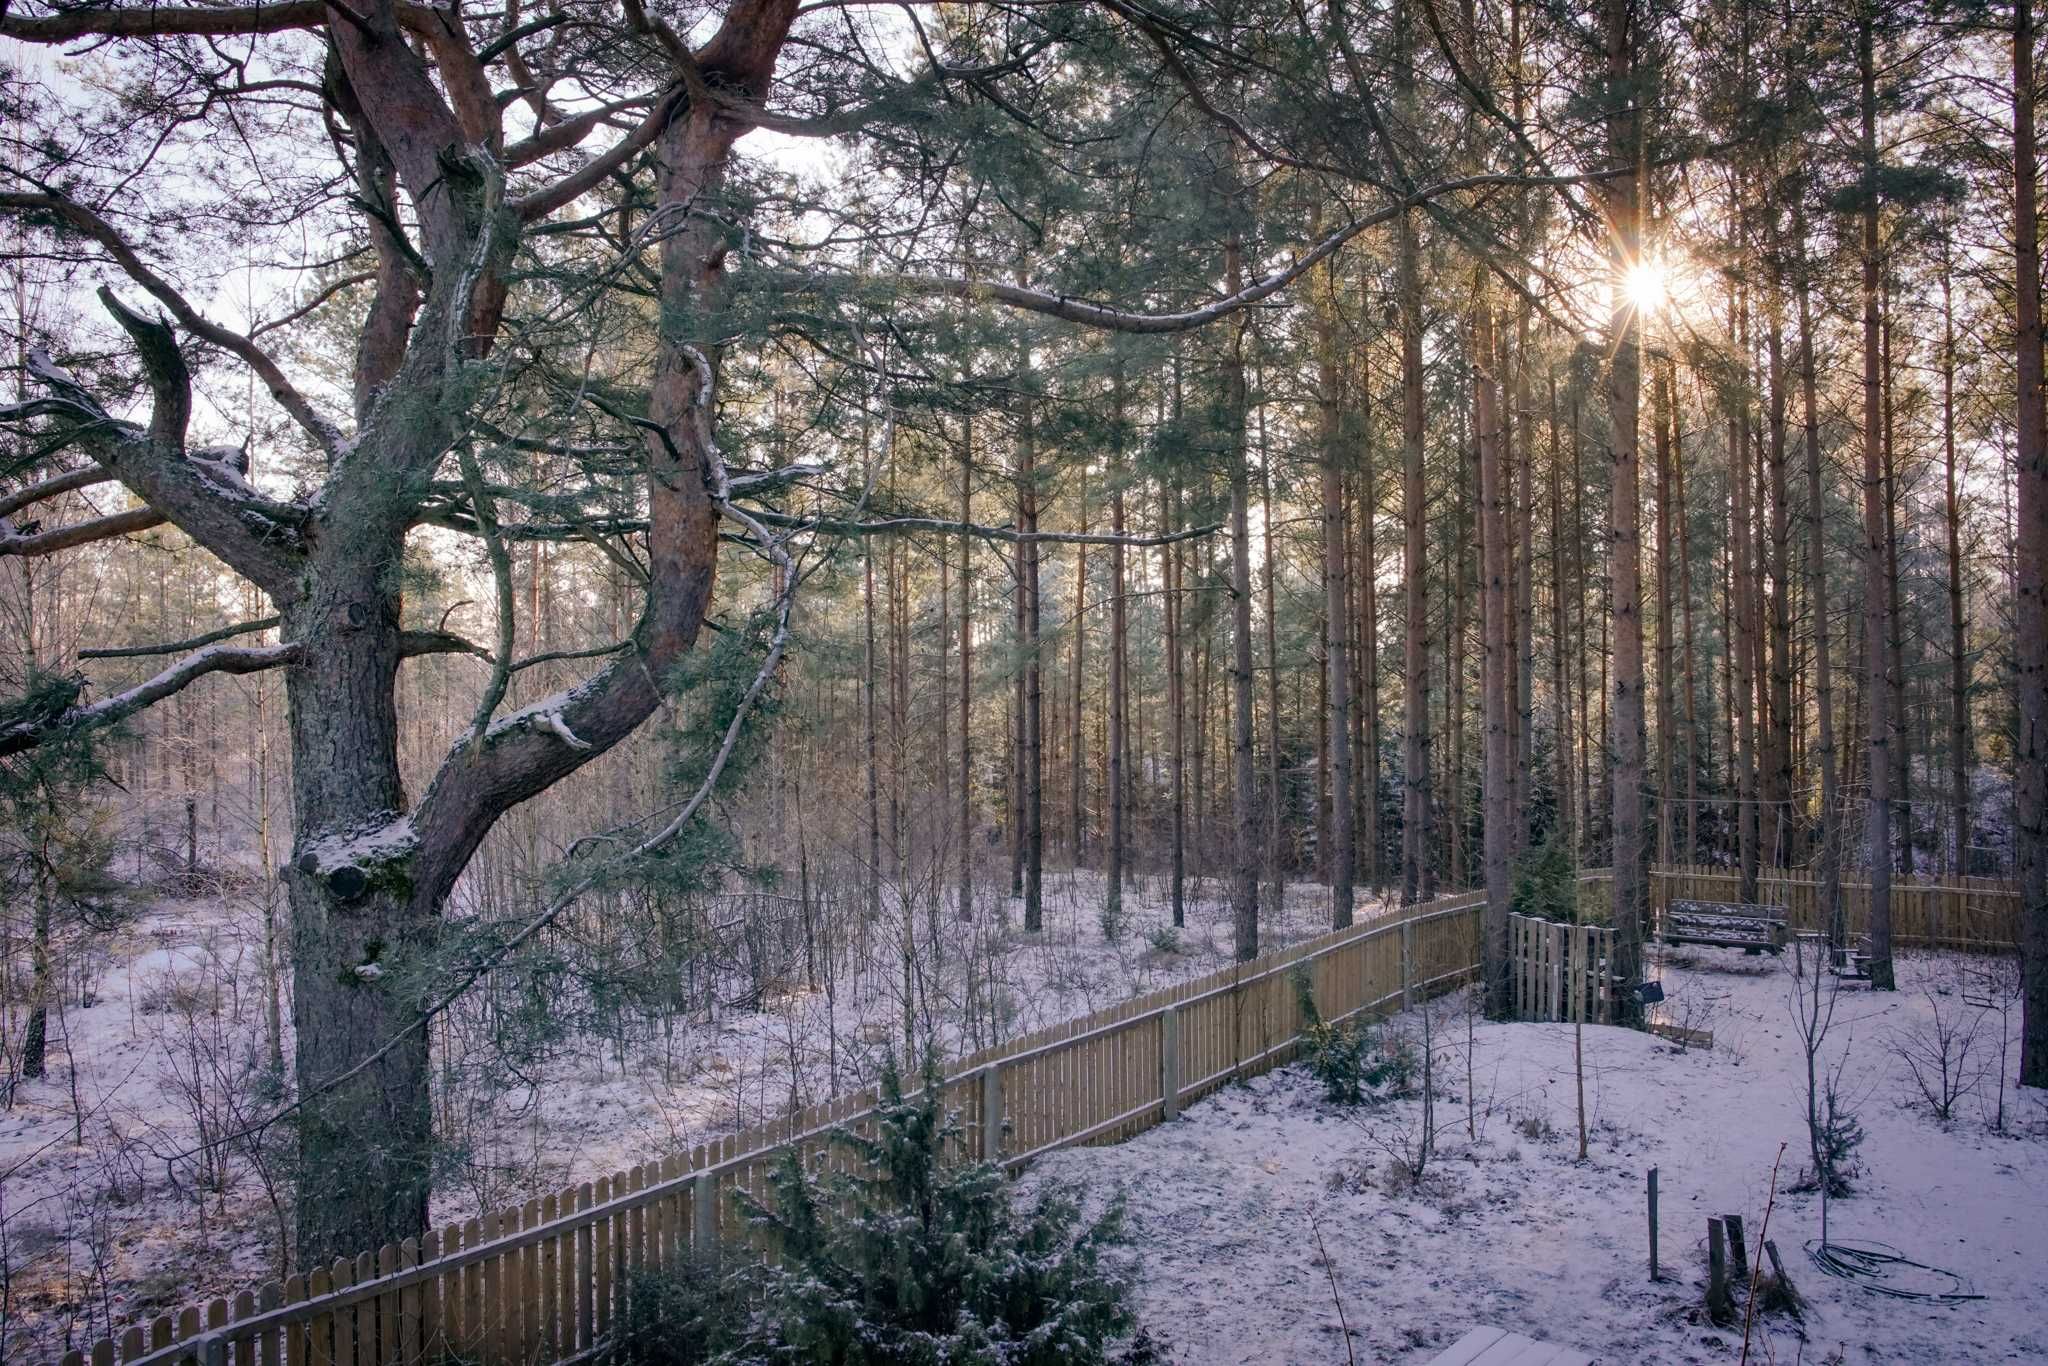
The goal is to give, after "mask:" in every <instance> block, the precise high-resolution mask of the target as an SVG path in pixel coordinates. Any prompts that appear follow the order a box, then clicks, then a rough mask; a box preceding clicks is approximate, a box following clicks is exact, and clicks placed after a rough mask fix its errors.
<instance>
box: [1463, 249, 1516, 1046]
mask: <svg viewBox="0 0 2048 1366" xmlns="http://www.w3.org/2000/svg"><path fill="white" fill-rule="evenodd" d="M1478 294H1479V299H1478V303H1477V306H1476V309H1475V312H1474V316H1473V320H1472V352H1473V354H1472V367H1473V383H1474V386H1475V388H1476V393H1475V395H1474V406H1475V414H1474V419H1475V421H1476V422H1477V424H1478V429H1479V430H1478V438H1479V545H1480V560H1481V566H1480V574H1481V609H1480V615H1481V621H1482V627H1481V634H1482V638H1483V640H1484V642H1485V646H1484V657H1483V661H1482V677H1481V680H1480V696H1481V707H1482V710H1483V711H1484V713H1485V722H1486V743H1485V790H1484V798H1483V800H1484V812H1483V815H1482V820H1483V823H1484V828H1483V835H1482V849H1483V863H1484V867H1485V876H1486V914H1485V916H1484V917H1483V922H1482V930H1481V942H1480V977H1481V980H1482V982H1483V983H1484V986H1485V998H1486V1013H1487V1016H1488V1017H1489V1018H1491V1019H1496V1020H1501V1019H1506V1018H1507V1017H1508V1015H1509V1013H1510V1011H1511V1009H1512V1007H1513V1002H1512V1000H1511V999H1510V995H1509V985H1510V978H1509V964H1508V898H1509V894H1510V890H1511V888H1510V886H1509V875H1510V868H1509V863H1510V860H1511V858H1512V854H1513V845H1514V828H1513V822H1512V820H1511V818H1510V814H1509V813H1510V811H1511V810H1512V804H1513V801H1512V799H1513V791H1512V783H1513V777H1512V773H1513V768H1512V765H1513V763H1514V752H1513V750H1514V744H1513V737H1512V736H1511V735H1510V734H1509V723H1508V674H1509V671H1510V670H1512V669H1513V668H1514V667H1515V665H1514V661H1513V660H1512V659H1510V658H1509V654H1508V611H1509V601H1508V581H1507V579H1508V522H1507V509H1506V507H1505V505H1504V504H1505V493H1506V488H1507V471H1506V470H1505V468H1504V466H1505V463H1506V460H1507V456H1506V454H1505V452H1504V451H1503V450H1502V446H1503V445H1504V444H1505V436H1506V433H1505V432H1503V431H1502V421H1501V419H1502V413H1501V388H1502V386H1501V382H1500V374H1499V369H1498V367H1499V364H1500V350H1499V347H1498V345H1497V344H1496V341H1495V338H1494V319H1493V303H1492V300H1491V299H1490V298H1488V297H1487V291H1486V281H1485V279H1484V278H1483V277H1482V278H1481V280H1480V288H1479V291H1478Z"/></svg>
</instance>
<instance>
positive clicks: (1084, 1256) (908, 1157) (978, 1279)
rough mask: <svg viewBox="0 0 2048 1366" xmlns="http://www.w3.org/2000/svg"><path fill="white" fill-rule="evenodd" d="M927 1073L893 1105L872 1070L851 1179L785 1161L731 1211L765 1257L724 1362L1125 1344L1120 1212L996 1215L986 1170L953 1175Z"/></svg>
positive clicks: (999, 1205)
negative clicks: (734, 1346) (749, 1312)
mask: <svg viewBox="0 0 2048 1366" xmlns="http://www.w3.org/2000/svg"><path fill="white" fill-rule="evenodd" d="M942 1090H943V1079H942V1078H941V1077H940V1076H939V1074H938V1071H937V1069H936V1066H935V1065H934V1064H933V1063H932V1062H931V1061H930V1060H929V1059H928V1060H927V1062H926V1064H925V1066H924V1069H923V1089H922V1090H921V1091H920V1092H919V1093H917V1094H915V1095H906V1094H905V1093H904V1089H903V1082H902V1077H901V1075H900V1073H899V1072H898V1070H897V1068H896V1065H895V1062H894V1060H893V1059H891V1060H888V1061H887V1062H885V1063H884V1066H883V1069H882V1078H881V1101H880V1104H879V1105H878V1106H877V1107H876V1110H875V1118H876V1126H875V1133H874V1135H873V1136H872V1137H870V1136H867V1135H863V1134H857V1133H854V1132H852V1131H850V1130H840V1131H837V1132H836V1133H835V1134H834V1135H833V1139H834V1141H835V1142H836V1143H837V1144H838V1145H839V1146H841V1147H842V1148H844V1149H846V1150H847V1152H848V1154H849V1155H850V1156H851V1158H852V1159H853V1161H852V1162H851V1163H850V1164H848V1165H849V1167H850V1168H851V1170H844V1171H834V1172H830V1173H828V1174H823V1175H820V1174H819V1173H817V1172H814V1171H811V1170H807V1169H806V1168H805V1167H804V1166H803V1165H802V1163H801V1162H800V1161H799V1160H798V1158H797V1157H796V1156H795V1155H794V1153H793V1152H792V1153H789V1154H787V1155H786V1156H785V1157H784V1158H783V1160H782V1161H781V1163H780V1164H779V1165H777V1167H776V1168H775V1169H774V1171H773V1172H772V1174H771V1175H770V1177H769V1189H770V1193H771V1198H770V1199H769V1200H768V1201H765V1202H764V1201H759V1200H756V1199H754V1198H752V1197H751V1196H749V1195H747V1194H745V1193H744V1192H741V1193H739V1195H738V1199H739V1201H740V1204H741V1206H742V1208H743V1209H744V1210H745V1212H746V1214H747V1216H748V1218H749V1219H750V1220H751V1221H752V1223H753V1224H754V1225H755V1226H756V1227H757V1228H759V1229H761V1230H762V1231H763V1232H764V1233H766V1234H767V1235H768V1239H769V1242H770V1244H771V1245H772V1247H773V1248H774V1251H775V1254H776V1255H775V1256H774V1257H773V1258H772V1259H771V1260H770V1261H768V1262H767V1263H765V1264H764V1265H762V1266H761V1267H760V1269H759V1273H758V1274H759V1277H760V1281H759V1286H758V1294H757V1295H755V1296H754V1303H755V1305H756V1307H755V1310H754V1314H753V1318H752V1322H751V1323H750V1325H749V1327H748V1329H747V1334H746V1336H747V1343H746V1345H745V1346H744V1347H743V1348H741V1349H740V1350H738V1351H737V1352H735V1353H734V1354H733V1355H732V1356H731V1358H730V1359H732V1360H735V1361H754V1360H775V1361H797V1362H819V1363H824V1362H831V1363H858V1362H885V1361H887V1362H894V1361H932V1362H948V1363H962V1364H963V1366H965V1364H967V1363H975V1364H977V1366H978V1364H979V1363H989V1366H994V1363H1004V1366H1052V1364H1053V1363H1066V1362H1080V1363H1088V1362H1108V1361H1112V1360H1115V1359H1117V1353H1118V1351H1119V1350H1120V1343H1121V1342H1122V1340H1123V1339H1124V1338H1125V1337H1126V1336H1127V1335H1128V1334H1129V1333H1130V1332H1131V1330H1132V1327H1133V1325H1134V1317H1133V1314H1132V1311H1131V1308H1130V1289H1131V1278H1132V1267H1131V1266H1130V1264H1129V1262H1128V1261H1127V1260H1126V1259H1125V1258H1124V1257H1123V1256H1121V1255H1120V1252H1121V1250H1122V1249H1123V1247H1124V1246H1125V1245H1126V1244H1127V1242H1128V1235H1127V1234H1126V1232H1125V1230H1124V1224H1123V1203H1122V1200H1121V1199H1120V1198H1118V1199H1113V1200H1111V1201H1110V1202H1109V1205H1108V1207H1107V1208H1106V1209H1105V1211H1104V1212H1103V1213H1102V1214H1101V1215H1100V1216H1099V1217H1097V1218H1096V1219H1094V1220H1093V1221H1084V1220H1083V1218H1082V1215H1081V1210H1080V1206H1079V1205H1078V1204H1077V1203H1076V1202H1075V1201H1074V1200H1073V1199H1071V1198H1069V1197H1068V1196H1066V1195H1064V1194H1056V1193H1052V1192H1046V1193H1043V1194H1041V1195H1040V1196H1039V1197H1038V1199H1037V1200H1036V1201H1034V1202H1032V1203H1030V1204H1026V1205H1020V1204H1017V1203H1015V1202H1013V1201H1012V1199H1011V1190H1010V1185H1009V1182H1008V1180H1007V1179H1006V1178H1005V1177H1004V1175H1003V1172H1002V1169H1001V1168H1000V1167H998V1166H996V1165H995V1164H993V1163H990V1162H982V1161H968V1160H961V1159H958V1158H954V1157H951V1156H949V1154H950V1153H955V1152H958V1151H959V1149H960V1146H961V1139H962V1137H963V1130H962V1128H961V1126H960V1124H959V1122H958V1120H957V1118H956V1117H955V1116H954V1115H952V1114H950V1113H948V1112H947V1111H946V1110H945V1109H944V1108H943V1106H942V1101H941V1095H942Z"/></svg>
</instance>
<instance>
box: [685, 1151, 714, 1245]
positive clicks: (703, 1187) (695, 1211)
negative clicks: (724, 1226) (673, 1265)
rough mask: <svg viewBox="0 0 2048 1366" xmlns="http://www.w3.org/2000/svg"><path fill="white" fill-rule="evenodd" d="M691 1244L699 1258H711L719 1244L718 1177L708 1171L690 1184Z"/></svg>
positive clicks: (700, 1174)
mask: <svg viewBox="0 0 2048 1366" xmlns="http://www.w3.org/2000/svg"><path fill="white" fill-rule="evenodd" d="M690 1242H691V1244H692V1246H691V1249H690V1250H691V1251H692V1252H693V1253H695V1254H696V1255H697V1256H699V1257H708V1256H710V1255H711V1250H712V1248H714V1247H716V1246H717V1244H718V1177H717V1176H716V1175H715V1174H713V1173H711V1172H708V1171H704V1172H698V1173H697V1176H696V1179H695V1180H693V1181H691V1182H690Z"/></svg>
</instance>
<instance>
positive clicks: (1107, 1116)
mask: <svg viewBox="0 0 2048 1366" xmlns="http://www.w3.org/2000/svg"><path fill="white" fill-rule="evenodd" d="M1484 901H1485V895H1484V893H1481V892H1466V893H1460V894H1457V895H1452V896H1445V897H1439V898H1438V899H1436V900H1434V901H1431V902H1427V903H1425V904H1422V905H1419V906H1412V907H1408V908H1405V909H1403V910H1401V911H1398V912H1394V913H1390V914H1388V915H1385V916H1381V917H1379V918H1376V919H1374V920H1371V921H1368V922H1366V923H1364V924H1360V925H1356V926H1353V927H1352V928H1350V929H1345V930H1338V931H1334V932H1332V933H1329V934H1325V935H1322V936H1321V937H1319V938H1316V939H1312V940H1308V941H1306V942H1304V943H1301V944H1297V945H1295V946H1293V947H1291V948H1289V949H1286V950H1284V951H1281V952H1278V953H1272V954H1267V955H1264V956H1262V957H1260V958H1257V959H1254V960H1252V961H1251V962H1248V963H1241V964H1238V965H1236V966H1234V967H1230V968H1226V969H1224V970H1222V971H1220V972H1216V973H1212V974H1210V975H1208V976H1206V977H1203V978H1199V979H1197V980H1194V981H1190V982H1183V983H1178V984H1176V985H1174V986H1172V987H1168V988H1164V989H1162V990H1160V991H1156V992H1153V993H1151V994H1149V995H1146V996H1141V997H1138V998H1136V999H1134V1000H1131V1001H1127V1002H1124V1003H1123V1004H1121V1005H1118V1006H1114V1007H1111V1008H1110V1009H1107V1010H1103V1011H1098V1012H1096V1013H1095V1014H1093V1015H1090V1016H1087V1017H1086V1018H1083V1019H1079V1020H1072V1021H1068V1022H1067V1023H1065V1024H1062V1025H1059V1026H1056V1027H1054V1028H1051V1029H1047V1030H1043V1031H1040V1032H1038V1033H1036V1034H1032V1035H1028V1036H1026V1037H1024V1038H1020V1039H1017V1040H1014V1041H1012V1042H1011V1043H1009V1044H1006V1045H1004V1046H1002V1047H1000V1048H997V1049H993V1050H987V1051H984V1052H981V1053H977V1054H975V1055H973V1056H971V1057H968V1058H964V1059H962V1060H961V1061H959V1062H958V1063H957V1064H955V1065H954V1066H952V1067H951V1068H949V1069H948V1071H947V1074H946V1078H945V1081H944V1083H943V1084H944V1087H945V1095H944V1100H945V1104H946V1106H947V1108H948V1109H950V1110H952V1111H954V1112H955V1113H957V1114H958V1115H959V1116H960V1119H961V1122H962V1127H963V1130H964V1134H963V1142H964V1144H965V1146H966V1148H967V1149H968V1151H969V1152H971V1153H975V1154H978V1155H981V1156H984V1157H987V1158H989V1159H991V1160H995V1161H1000V1162H1002V1163H1004V1164H1006V1165H1007V1166H1010V1167H1012V1168H1015V1167H1020V1166H1022V1165H1023V1164H1025V1163H1028V1162H1030V1161H1031V1160H1032V1159H1033V1158H1036V1157H1039V1156H1041V1155H1043V1154H1045V1153H1049V1152H1051V1151H1053V1150H1055V1149H1057V1148H1062V1147H1068V1146H1073V1145H1076V1144H1087V1143H1114V1142H1118V1141H1120V1140H1122V1139H1125V1138H1128V1137H1130V1136H1131V1135H1133V1134H1136V1133H1139V1132H1141V1131H1143V1130H1145V1129H1148V1128H1150V1127H1152V1126H1153V1125H1156V1124H1158V1123H1160V1122H1162V1121H1163V1120H1166V1119H1170V1118H1172V1117H1173V1116H1175V1115H1176V1114H1178V1113H1179V1111H1180V1109H1181V1107H1182V1106H1184V1105H1187V1104H1189V1103H1191V1102H1193V1101H1195V1100H1198V1099H1200V1098H1201V1097H1202V1096H1205V1095H1207V1094H1208V1093H1210V1092H1211V1091H1214V1090H1215V1089H1216V1088H1218V1087H1220V1086H1223V1085H1225V1084H1226V1083H1228V1082H1231V1081H1234V1080H1237V1079H1239V1078H1242V1077H1247V1076H1251V1075H1254V1074H1256V1073H1259V1072H1264V1071H1266V1070H1268V1069H1270V1068H1273V1067H1276V1066H1279V1065H1281V1064H1282V1063H1285V1062H1287V1061H1288V1060H1290V1059H1291V1058H1292V1057H1293V1056H1294V1052H1295V1049H1296V1047H1297V1044H1298V1035H1299V1032H1300V1029H1301V1017H1300V1011H1299V1003H1298V999H1297V993H1296V991H1295V987H1294V983H1293V981H1292V976H1293V973H1294V972H1295V970H1296V968H1297V967H1298V966H1302V965H1305V966H1306V968H1307V970H1308V971H1309V973H1310V975H1311V979H1312V981H1313V984H1314V988H1315V996H1316V1001H1317V1003H1318V1006H1319V1008H1320V1010H1321V1012H1322V1014H1323V1015H1324V1016H1325V1017H1326V1018H1329V1019H1341V1018H1344V1017H1347V1016H1350V1015H1353V1014H1356V1013H1358V1012H1361V1011H1366V1012H1391V1011H1393V1010H1397V1009H1400V1008H1401V1007H1403V1006H1404V1005H1409V1004H1412V1003H1414V1002H1416V1001H1418V1000H1420V999H1423V998H1425V997H1427V996H1429V995H1432V994H1435V993H1437V992H1440V991H1444V990H1448V989H1450V988H1452V987H1454V986H1456V985H1458V984H1459V983H1461V982H1463V981H1465V980H1468V979H1469V978H1470V977H1471V975H1472V974H1473V972H1474V971H1475V969H1476V966H1477V962H1478V942H1479V941H1478V933H1479V914H1480V908H1481V907H1482V905H1483V904H1484ZM875 1105H876V1097H875V1095H874V1093H873V1092H871V1091H863V1092H859V1093H856V1094H853V1095H848V1096H842V1097H840V1098H838V1099H836V1100H834V1101H832V1102H830V1103H829V1104H825V1105H820V1106H814V1107H812V1108H810V1109H807V1110H804V1111H802V1112H800V1113H796V1114H792V1115H790V1116H788V1117H786V1118H784V1119H782V1120H780V1121H777V1122H775V1123H772V1124H767V1125H763V1126H760V1127H757V1128H754V1129H750V1130H748V1131H746V1132H744V1133H740V1134H735V1135H732V1136H730V1137H727V1138H724V1139H720V1140H718V1141H716V1142H713V1143H710V1144H706V1145H704V1146H702V1147H699V1148H697V1149H695V1150H694V1151H692V1152H691V1153H690V1154H689V1156H688V1157H687V1158H684V1157H682V1156H670V1157H666V1158H663V1159H661V1160H659V1161H656V1162H650V1163H647V1164H645V1165H643V1166H640V1167H635V1168H634V1169H632V1170H631V1171H627V1172H620V1173H617V1174H616V1175H613V1176H609V1177H603V1178H600V1179H598V1180H596V1181H587V1182H583V1183H581V1184H580V1185H577V1186H574V1187H571V1188H570V1189H568V1190H564V1191H561V1192H559V1193H558V1194H555V1195H551V1196H548V1197H547V1198H546V1199H543V1200H530V1201H528V1202H527V1203H526V1204H525V1205H524V1206H523V1207H520V1208H515V1209H508V1210H504V1211H501V1212H495V1213H492V1214H487V1215H483V1216H481V1217H479V1218H475V1219H470V1220H468V1221H467V1222H464V1223H461V1224H451V1225H449V1226H448V1227H446V1228H444V1229H438V1230H434V1231H430V1232H429V1233H427V1234H426V1235H425V1236H424V1237H422V1238H419V1239H412V1238H408V1239H406V1240H405V1242H404V1243H403V1244H402V1245H397V1246H387V1247H384V1248H382V1249H380V1250H379V1251H378V1252H377V1253H375V1254H365V1255H363V1256H359V1257H357V1258H355V1259H353V1260H348V1259H343V1260H339V1261H336V1262H335V1263H334V1264H333V1265H332V1266H325V1267H320V1268H317V1269H315V1270H312V1271H310V1272H307V1273H306V1274H303V1275H294V1276H291V1277H289V1278H287V1279H286V1280H284V1281H282V1282H272V1283H271V1284H269V1285H266V1286H264V1287H263V1288H262V1289H261V1290H258V1291H247V1290H245V1291H243V1292H241V1293H240V1294H237V1295H235V1296H232V1297H231V1298H224V1299H216V1300H214V1301H212V1302H211V1303H209V1304H207V1305H205V1306H203V1307H201V1306H195V1307H192V1308H187V1309H185V1310H184V1311H182V1312H181V1313H178V1314H175V1315H171V1314H166V1315H163V1316H161V1317H159V1318H157V1319H156V1320H155V1321H154V1322H152V1323H149V1324H146V1325H145V1324H138V1325H136V1326H133V1327H131V1328H129V1329H128V1330H127V1331H126V1332H124V1333H122V1334H121V1335H120V1336H119V1337H118V1338H117V1339H108V1340H102V1341H100V1342H97V1343H95V1344H94V1345H93V1346H92V1347H91V1348H90V1349H89V1350H87V1351H74V1352H71V1353H69V1354H68V1355H67V1356H65V1357H64V1359H63V1361H64V1366H84V1363H86V1362H90V1363H92V1366H115V1364H116V1363H120V1364H121V1366H172V1364H173V1363H185V1362H196V1363H202V1364H203V1366H229V1363H233V1366H409V1364H410V1363H417V1362H433V1361H443V1360H460V1361H463V1362H470V1363H476V1364H477V1366H547V1363H554V1362H566V1361H571V1360H576V1359H579V1358H583V1357H587V1356H590V1355H592V1354H594V1353H597V1352H600V1351H601V1350H602V1348H603V1346H604V1344H605V1343H606V1341H607V1340H608V1338H609V1337H610V1335H611V1333H612V1330H613V1326H614V1324H615V1323H616V1322H617V1321H618V1318H619V1315H620V1314H621V1313H623V1312H624V1310H625V1306H626V1300H627V1296H628V1295H629V1294H630V1292H631V1287H632V1284H633V1282H634V1280H635V1279H636V1278H637V1277H638V1276H640V1275H642V1274H645V1273H650V1272H651V1273H659V1272H661V1271H663V1270H665V1269H669V1268H673V1267H675V1266H677V1265H678V1264H679V1263H681V1262H682V1261H684V1260H685V1259H687V1258H689V1257H690V1256H691V1255H692V1253H693V1251H695V1250H699V1249H703V1248H707V1247H709V1246H712V1245H714V1244H716V1243H719V1242H721V1241H724V1242H737V1241H738V1240H740V1239H743V1238H746V1237H748V1236H749V1234H750V1230H749V1229H747V1227H746V1226H745V1224H744V1221H743V1219H742V1217H741V1214H740V1211H739V1209H738V1208H737V1207H736V1204H735V1201H734V1200H733V1198H732V1193H733V1191H735V1190H742V1189H743V1190H746V1191H748V1192H750V1193H752V1194H754V1195H756V1196H762V1195H764V1194H765V1191H766V1187H767V1179H766V1178H767V1176H768V1174H769V1172H770V1171H771V1169H772V1168H773V1167H774V1165H775V1164H776V1163H777V1162H778V1161H780V1160H782V1159H783V1157H784V1155H785V1154H786V1153H787V1152H789V1151H790V1150H792V1149H793V1150H794V1151H795V1153H796V1154H797V1156H798V1158H799V1159H800V1160H802V1161H804V1162H805V1163H807V1164H819V1163H830V1164H839V1163H844V1162H845V1161H847V1160H849V1159H848V1155H847V1152H846V1149H845V1147H844V1145H837V1144H834V1143H832V1142H831V1138H830V1136H831V1133H832V1131H833V1130H834V1129H835V1128H839V1127H841V1126H844V1127H847V1128H851V1129H853V1130H854V1131H856V1132H866V1133H872V1132H873V1125H874V1114H875Z"/></svg>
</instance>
